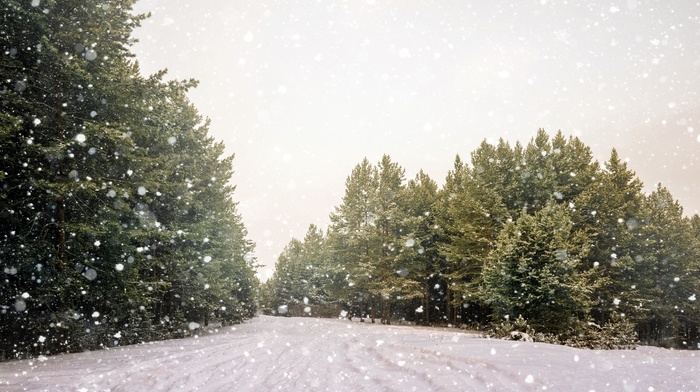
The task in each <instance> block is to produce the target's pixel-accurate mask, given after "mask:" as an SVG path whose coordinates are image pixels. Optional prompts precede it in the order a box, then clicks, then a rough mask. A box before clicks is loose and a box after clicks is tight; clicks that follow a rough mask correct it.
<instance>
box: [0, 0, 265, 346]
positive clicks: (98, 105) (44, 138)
mask: <svg viewBox="0 0 700 392" xmlns="http://www.w3.org/2000/svg"><path fill="white" fill-rule="evenodd" d="M132 4H133V1H131V0H115V1H108V2H97V1H62V2H57V1H48V2H41V4H40V6H39V7H34V6H32V5H31V4H30V2H25V1H21V2H20V1H15V0H8V1H5V2H3V3H2V5H1V6H0V18H2V24H1V25H2V28H1V31H0V45H1V46H2V48H1V50H2V56H0V70H1V73H2V75H3V79H2V80H1V81H0V110H1V111H0V167H2V172H1V173H0V203H1V205H0V207H1V208H0V264H1V266H2V273H3V276H2V281H1V282H0V283H1V284H2V287H1V290H0V357H1V358H16V357H21V356H26V355H36V354H48V353H55V352H60V351H78V350H87V349H94V348H99V347H109V346H114V345H120V344H129V343H135V342H141V341H144V340H151V339H156V338H162V337H170V336H179V335H182V334H187V333H189V332H190V329H189V328H188V324H189V323H190V322H197V323H200V322H204V323H206V321H207V320H208V319H209V318H211V317H216V318H219V319H221V320H223V321H225V322H235V321H240V320H241V319H243V318H245V317H250V316H252V315H253V314H254V312H255V301H254V298H253V294H254V287H255V286H256V285H257V282H256V280H255V277H254V275H253V265H252V263H253V262H254V259H253V258H252V256H251V255H252V250H253V245H252V243H250V242H249V241H247V240H246V239H245V235H246V232H245V228H244V226H243V224H242V223H241V220H240V216H239V215H238V213H237V212H236V206H235V203H234V202H233V201H232V200H231V196H232V193H233V190H234V189H233V187H231V186H230V185H228V181H229V179H230V177H231V173H232V169H231V163H232V158H223V159H222V157H221V155H222V153H223V146H222V145H218V144H215V143H214V142H213V140H212V139H211V138H210V137H208V136H207V123H206V122H204V121H202V118H201V117H200V116H199V115H198V113H197V111H196V109H195V108H194V107H193V106H192V105H191V104H190V103H189V102H188V100H187V98H186V96H185V93H186V92H187V90H188V89H189V88H192V87H194V86H195V85H196V83H195V82H193V81H185V82H164V81H163V76H164V73H159V74H157V75H153V76H152V77H149V78H144V77H142V76H141V75H140V74H139V69H138V65H137V63H136V62H135V61H134V60H133V59H132V58H131V54H130V53H129V45H130V43H131V38H130V35H131V31H132V29H133V28H135V27H137V26H138V25H139V22H140V21H141V20H143V16H134V15H131V14H130V9H131V6H132Z"/></svg>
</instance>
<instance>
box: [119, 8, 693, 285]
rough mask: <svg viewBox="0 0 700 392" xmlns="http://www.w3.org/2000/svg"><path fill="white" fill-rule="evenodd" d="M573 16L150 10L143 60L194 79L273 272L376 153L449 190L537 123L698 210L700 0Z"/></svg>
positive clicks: (140, 47) (151, 68) (564, 12)
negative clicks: (481, 149)
mask: <svg viewBox="0 0 700 392" xmlns="http://www.w3.org/2000/svg"><path fill="white" fill-rule="evenodd" d="M511 3H513V4H511ZM572 3H576V4H572ZM578 3H579V2H572V1H568V2H567V1H548V0H532V1H518V2H510V1H495V0H493V1H488V2H485V1H474V2H468V1H464V0H451V1H447V0H446V1H430V0H395V1H387V0H364V1H361V0H346V1H330V0H306V1H302V0H298V1H282V0H279V1H267V0H233V1H232V0H202V1H198V2H196V3H195V2H191V1H185V0H141V1H140V2H139V3H137V5H136V10H135V11H136V12H149V11H150V12H152V14H153V15H152V17H151V19H149V20H147V21H146V22H145V23H144V25H143V27H142V28H140V29H138V30H137V31H136V32H135V36H136V37H137V38H138V39H140V41H141V42H140V43H138V44H137V45H135V47H134V48H133V50H134V52H135V53H136V55H137V58H138V59H139V61H140V63H141V67H142V71H143V72H144V73H145V74H151V73H153V72H155V71H156V70H159V69H163V68H168V69H169V71H170V73H169V77H170V78H177V79H184V78H196V79H198V80H200V82H201V84H200V87H199V88H197V89H196V90H195V91H192V92H191V94H190V97H191V99H192V101H193V102H194V104H195V105H196V106H197V108H198V109H199V111H200V112H201V113H202V115H204V116H207V117H210V118H211V119H212V126H211V129H210V131H211V134H212V135H213V136H214V137H215V138H217V139H218V140H223V141H224V142H225V144H226V146H227V152H228V153H229V154H230V153H235V154H236V159H235V160H234V169H235V171H236V173H235V175H234V178H233V183H234V184H235V185H236V186H237V190H236V196H235V197H236V199H237V200H238V201H240V205H239V210H240V212H241V214H242V215H243V219H244V222H245V224H246V226H247V227H248V229H249V238H250V239H251V240H253V241H255V242H256V243H257V256H258V259H259V261H260V262H261V263H262V264H267V265H268V266H272V265H274V262H275V260H276V258H277V255H278V254H279V252H280V251H281V250H282V248H283V247H284V246H285V245H286V244H287V243H288V242H289V240H290V239H291V238H292V236H294V237H297V238H303V236H304V233H305V232H306V230H307V228H308V225H309V224H310V223H315V224H317V225H319V226H321V227H325V226H326V225H327V224H328V214H329V213H330V212H331V211H332V209H333V207H334V206H336V205H339V204H340V202H341V198H342V196H343V193H344V190H345V189H344V188H345V186H344V182H345V179H346V177H347V176H348V175H349V174H350V171H351V170H352V168H353V167H354V166H355V165H356V164H357V163H359V162H360V161H361V160H362V159H363V158H364V157H367V158H369V159H370V161H373V162H377V161H379V159H380V158H381V155H382V154H384V153H386V154H389V155H391V157H392V159H393V160H394V161H396V162H398V163H399V164H401V165H402V166H404V167H405V168H406V175H407V178H412V177H413V176H414V175H415V174H416V173H417V172H418V170H419V169H423V170H424V171H426V172H427V173H428V174H429V175H430V176H432V177H433V178H434V179H435V180H436V181H438V183H440V184H441V183H442V182H443V180H444V177H445V175H446V174H447V171H448V170H449V169H450V168H451V167H452V163H453V161H454V157H455V155H456V154H457V153H459V154H461V155H462V157H463V158H468V157H469V153H471V152H472V151H474V149H475V148H476V147H477V146H478V144H479V143H480V142H481V141H482V140H483V139H490V140H493V141H496V140H497V139H498V138H499V137H503V138H505V139H506V140H509V141H510V142H511V143H514V142H515V141H516V140H520V141H521V142H523V143H526V142H527V141H528V140H529V139H530V138H531V137H532V136H534V134H535V133H536V131H537V129H538V128H545V129H546V130H547V131H548V132H549V133H550V134H554V133H555V132H556V131H557V130H559V129H561V130H562V131H563V132H564V133H565V134H567V135H576V136H579V137H580V138H581V139H582V140H583V141H584V142H585V143H586V144H587V145H589V146H591V148H592V149H593V152H594V155H595V156H596V158H597V159H598V160H599V161H604V160H606V159H607V158H608V157H609V154H610V150H611V149H612V148H613V147H616V148H617V149H618V151H619V152H620V154H621V156H623V157H625V158H627V159H629V165H630V168H631V169H632V170H635V171H636V172H637V174H638V176H639V177H640V178H641V180H642V181H643V182H644V183H645V185H646V189H647V190H648V191H650V190H652V189H653V188H654V187H655V184H656V183H658V182H662V184H663V185H665V186H667V187H668V188H669V189H670V190H671V192H672V193H673V195H674V196H675V197H676V198H678V199H679V200H680V201H681V204H682V205H683V206H684V208H685V211H686V213H687V214H692V213H695V212H697V211H700V197H698V195H699V194H700V154H698V153H699V152H700V97H699V96H698V94H699V93H700V2H698V1H696V0H664V1H644V0H627V1H610V0H608V1H587V2H580V3H581V4H578ZM267 273H268V272H267V271H261V275H262V276H263V277H264V276H265V275H266V274H267Z"/></svg>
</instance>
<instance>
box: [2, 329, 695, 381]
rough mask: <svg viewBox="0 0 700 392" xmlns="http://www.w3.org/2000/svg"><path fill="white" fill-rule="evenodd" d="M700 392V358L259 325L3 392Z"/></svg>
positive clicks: (112, 352) (84, 364)
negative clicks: (445, 391)
mask: <svg viewBox="0 0 700 392" xmlns="http://www.w3.org/2000/svg"><path fill="white" fill-rule="evenodd" d="M234 390H235V391H256V392H261V391H380V390H381V391H441V390H450V391H484V390H493V391H535V390H539V391H542V390H549V391H591V390H595V391H598V392H600V391H677V390H681V391H698V390H700V352H697V351H694V352H693V351H670V350H663V349H658V348H651V347H641V348H639V349H637V350H634V351H590V350H578V349H573V348H570V347H563V346H554V345H548V344H542V343H523V342H512V341H502V340H492V339H481V338H477V337H476V336H475V335H472V334H467V333H464V332H462V331H459V330H451V329H444V330H440V329H437V328H415V327H406V326H387V325H380V324H371V323H359V322H350V321H347V320H328V319H314V318H283V317H269V316H259V317H256V318H254V319H252V320H249V321H247V322H246V323H244V324H241V325H236V326H232V327H222V328H219V329H217V330H213V331H209V332H207V331H203V332H202V335H201V336H199V337H197V338H188V339H180V340H168V341H163V342H154V343H147V344H142V345H136V346H128V347H119V348H112V349H109V350H103V351H92V352H86V353H79V354H65V355H57V356H53V357H49V358H46V359H43V360H38V359H34V360H24V361H13V362H5V363H0V391H80V392H83V391H85V392H87V391H111V392H116V391H234Z"/></svg>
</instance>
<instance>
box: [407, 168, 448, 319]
mask: <svg viewBox="0 0 700 392" xmlns="http://www.w3.org/2000/svg"><path fill="white" fill-rule="evenodd" d="M437 189H438V187H437V184H436V183H435V181H433V180H432V179H431V178H430V176H428V175H427V174H426V173H424V172H423V171H422V170H421V171H419V172H418V174H416V176H415V178H414V179H412V180H410V181H409V182H408V184H407V186H406V197H405V199H404V202H405V204H406V215H407V218H406V223H407V227H406V232H405V234H404V236H403V238H402V241H403V246H401V247H400V250H399V255H398V257H397V259H396V261H397V267H398V269H397V271H396V274H397V275H398V276H399V277H401V278H404V279H409V280H410V281H411V282H412V284H411V285H405V286H407V288H408V287H410V288H411V292H409V293H407V294H408V295H405V296H404V297H405V298H411V297H413V296H419V297H420V305H418V307H413V309H409V311H414V312H417V313H418V314H417V315H415V316H416V317H417V318H418V319H419V320H420V321H421V322H422V323H423V324H429V323H431V322H432V321H433V320H434V317H433V318H431V316H432V310H431V307H434V306H435V305H434V304H435V303H437V300H438V297H439V296H438V294H437V293H436V292H435V291H436V290H435V288H434V287H435V285H436V284H438V283H437V282H439V279H440V278H439V274H440V272H441V267H442V265H441V261H442V259H441V257H440V254H439V252H438V248H437V238H438V231H437V228H436V225H435V213H436V199H437ZM399 245H401V244H399ZM438 287H439V286H438ZM414 309H416V310H414Z"/></svg>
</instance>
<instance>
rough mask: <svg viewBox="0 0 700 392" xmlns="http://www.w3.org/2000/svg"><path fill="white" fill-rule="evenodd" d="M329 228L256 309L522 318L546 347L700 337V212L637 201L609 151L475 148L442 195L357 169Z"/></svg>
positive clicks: (635, 185) (563, 141)
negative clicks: (603, 338)
mask: <svg viewBox="0 0 700 392" xmlns="http://www.w3.org/2000/svg"><path fill="white" fill-rule="evenodd" d="M331 222H332V223H331V225H330V227H329V229H328V232H327V233H323V232H322V231H321V230H319V229H318V228H317V227H315V226H311V227H310V228H309V231H308V233H307V234H306V237H305V238H304V239H303V241H299V240H296V239H293V240H292V241H291V242H290V243H289V245H287V247H286V248H285V250H284V252H282V254H281V255H280V257H279V260H278V261H277V265H276V271H275V273H274V275H273V277H272V278H271V279H270V280H268V281H267V282H265V283H264V284H263V285H262V290H261V292H262V304H263V307H264V309H266V311H268V312H270V313H277V310H278V307H279V306H282V305H285V306H286V307H287V308H286V309H296V312H297V313H299V312H301V311H305V312H306V313H307V314H311V315H314V314H318V313H326V314H327V313H329V312H330V314H334V315H338V314H340V313H341V312H344V313H343V314H346V313H347V314H348V315H349V316H356V317H363V318H366V319H367V321H372V322H374V321H375V319H379V320H380V321H381V322H382V323H390V322H393V321H395V320H405V321H412V322H416V323H421V324H451V325H455V326H460V325H465V326H469V327H472V328H479V329H494V328H496V329H498V327H499V326H503V325H504V323H505V324H508V323H512V322H514V321H513V320H516V319H518V318H519V319H520V321H521V322H523V321H524V322H526V323H527V324H528V327H527V328H528V330H529V332H532V333H537V332H540V333H543V334H547V335H548V336H550V338H549V340H550V341H551V340H552V339H554V340H556V341H559V342H565V343H566V342H571V341H576V340H577V339H579V338H580V336H584V335H586V336H596V335H598V334H599V333H598V332H600V331H608V332H610V331H613V332H611V333H613V334H617V333H623V332H624V331H627V333H630V332H631V333H632V334H633V335H634V336H633V337H632V338H633V339H638V341H640V342H642V343H645V344H653V345H660V346H673V347H687V348H697V347H698V344H699V343H700V335H699V333H698V325H699V323H700V307H699V306H698V301H697V300H696V296H697V295H698V294H700V217H698V215H695V216H693V217H692V218H688V217H684V215H683V210H682V208H681V206H680V205H679V203H678V202H677V201H676V200H675V199H674V198H673V196H672V195H671V193H670V192H669V191H668V190H667V189H666V188H664V187H662V186H661V185H659V186H658V187H657V188H656V190H655V191H654V192H652V193H651V194H648V195H647V194H644V193H643V192H642V182H641V181H640V180H639V179H638V178H637V177H636V175H635V173H634V172H633V171H631V170H630V169H629V168H628V167H627V164H626V163H625V162H624V161H622V160H621V159H620V157H619V156H618V154H617V152H616V151H615V150H613V151H612V153H611V154H610V158H609V160H608V161H606V162H604V164H602V165H600V164H599V163H598V162H597V161H595V160H594V159H593V158H592V154H591V150H590V148H589V147H588V146H586V145H585V144H584V143H582V142H581V140H579V139H578V138H572V137H569V138H567V137H565V136H564V135H563V134H562V133H561V132H558V133H557V134H556V135H554V137H551V136H550V135H548V134H547V133H546V132H545V131H544V130H540V131H539V132H538V133H537V135H536V136H535V137H534V138H533V139H532V140H531V141H530V142H529V143H528V144H527V145H526V146H522V145H521V144H520V143H516V144H515V145H513V146H511V145H510V144H509V143H508V142H506V141H504V140H500V141H499V142H498V143H497V144H489V143H487V142H485V141H484V142H483V143H482V144H481V145H480V146H479V147H478V149H476V151H474V152H472V153H471V159H470V161H469V162H465V161H463V160H462V158H460V157H459V156H457V157H456V159H455V162H454V169H452V170H451V171H450V172H449V173H448V174H447V177H446V179H445V183H444V185H443V186H442V187H438V186H437V185H436V182H435V181H433V180H432V179H431V178H429V177H428V176H427V175H426V174H425V173H424V172H422V171H421V172H419V173H418V174H417V175H416V176H415V178H413V179H410V180H408V181H406V178H405V176H404V169H403V168H402V167H401V166H400V165H399V164H397V163H395V162H392V160H391V158H390V157H389V156H384V157H383V158H382V160H381V162H379V163H378V164H377V165H373V164H372V163H370V162H369V161H368V160H367V159H365V160H363V161H362V162H361V163H360V164H358V165H357V166H356V167H355V168H354V169H353V170H352V172H351V173H350V176H349V177H348V178H347V180H346V183H345V196H344V197H343V199H342V203H341V204H340V205H339V206H337V207H336V208H335V212H334V213H332V214H331ZM302 314H303V313H302ZM626 326H627V327H628V328H626ZM620 331H622V332H620ZM523 332H524V331H523ZM552 337H553V338H552ZM625 338H626V339H628V340H629V339H630V337H629V336H627V337H625ZM596 339H597V338H596ZM584 345H585V344H584ZM599 345H602V346H605V344H599ZM592 346H596V345H595V344H594V345H592ZM612 346H615V345H612Z"/></svg>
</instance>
